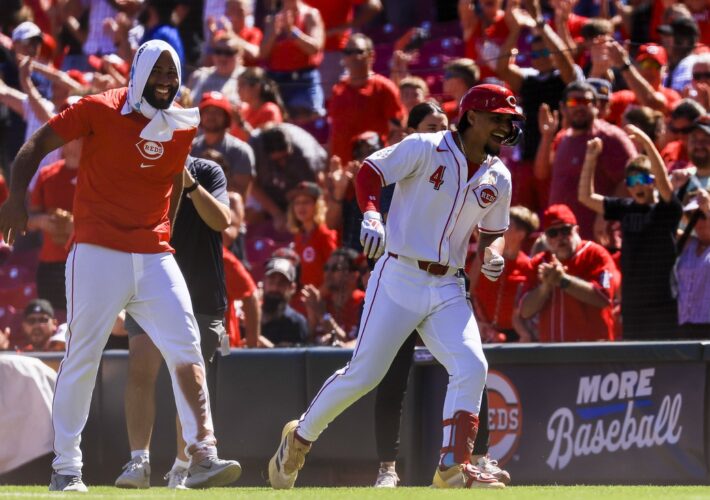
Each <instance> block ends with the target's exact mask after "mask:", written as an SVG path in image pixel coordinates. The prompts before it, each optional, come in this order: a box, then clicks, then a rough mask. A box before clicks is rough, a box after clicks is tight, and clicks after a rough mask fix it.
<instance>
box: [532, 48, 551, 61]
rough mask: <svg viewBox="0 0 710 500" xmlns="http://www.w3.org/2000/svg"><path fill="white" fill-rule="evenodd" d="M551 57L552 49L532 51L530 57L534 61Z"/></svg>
mask: <svg viewBox="0 0 710 500" xmlns="http://www.w3.org/2000/svg"><path fill="white" fill-rule="evenodd" d="M549 56H550V49H548V48H544V49H540V50H532V51H530V57H531V58H532V59H540V58H541V57H549Z"/></svg>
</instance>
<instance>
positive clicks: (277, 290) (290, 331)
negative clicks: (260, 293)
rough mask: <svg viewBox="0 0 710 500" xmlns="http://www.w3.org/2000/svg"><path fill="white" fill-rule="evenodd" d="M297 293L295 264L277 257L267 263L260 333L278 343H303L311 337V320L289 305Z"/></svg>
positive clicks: (276, 345) (285, 345) (277, 344)
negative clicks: (309, 335) (308, 320)
mask: <svg viewBox="0 0 710 500" xmlns="http://www.w3.org/2000/svg"><path fill="white" fill-rule="evenodd" d="M294 293H296V268H295V267H294V265H293V263H292V262H291V261H290V260H288V259H284V258H281V257H275V258H273V259H271V260H270V261H269V262H267V263H266V272H265V274H264V297H263V304H262V308H261V310H262V316H261V335H262V337H266V338H267V339H268V340H270V341H271V342H272V343H273V344H274V346H275V347H288V346H294V345H298V344H304V343H305V342H306V339H307V338H308V322H307V321H306V318H305V317H304V316H303V315H302V314H301V313H299V312H297V311H295V310H294V309H292V308H291V306H289V305H288V303H289V302H290V301H291V298H292V297H293V294H294Z"/></svg>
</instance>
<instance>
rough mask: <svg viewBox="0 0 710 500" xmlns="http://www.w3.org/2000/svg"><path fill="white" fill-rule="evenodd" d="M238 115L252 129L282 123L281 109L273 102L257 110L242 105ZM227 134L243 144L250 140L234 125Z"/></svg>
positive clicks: (266, 103)
mask: <svg viewBox="0 0 710 500" xmlns="http://www.w3.org/2000/svg"><path fill="white" fill-rule="evenodd" d="M240 114H241V115H242V118H243V119H244V121H246V122H247V123H249V125H251V127H252V128H262V127H263V126H264V125H266V124H267V123H282V122H283V121H284V118H283V114H282V113H281V108H279V107H278V105H277V104H276V103H273V102H265V103H264V104H262V105H261V106H259V107H258V108H252V107H251V106H249V105H248V104H247V103H242V106H241V111H240ZM229 133H230V134H232V135H233V136H234V137H237V138H238V139H241V140H243V141H244V142H248V141H249V139H250V136H249V134H248V133H247V132H246V131H245V130H244V129H243V128H241V127H240V126H239V125H238V124H236V123H233V124H232V128H231V129H230V131H229Z"/></svg>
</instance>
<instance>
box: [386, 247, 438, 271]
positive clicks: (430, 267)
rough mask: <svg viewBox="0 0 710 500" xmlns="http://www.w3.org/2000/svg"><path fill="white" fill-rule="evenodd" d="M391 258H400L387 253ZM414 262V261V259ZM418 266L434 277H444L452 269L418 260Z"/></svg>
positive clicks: (394, 254) (436, 263)
mask: <svg viewBox="0 0 710 500" xmlns="http://www.w3.org/2000/svg"><path fill="white" fill-rule="evenodd" d="M387 253H388V254H389V255H390V257H394V258H395V259H398V258H399V255H397V254H396V253H393V252H387ZM412 260H414V259H412ZM416 262H417V266H419V269H421V270H422V271H426V272H428V273H429V274H432V275H434V276H444V275H445V274H447V273H448V272H449V269H451V268H450V267H449V266H445V265H443V264H439V263H438V262H430V261H427V260H417V261H416Z"/></svg>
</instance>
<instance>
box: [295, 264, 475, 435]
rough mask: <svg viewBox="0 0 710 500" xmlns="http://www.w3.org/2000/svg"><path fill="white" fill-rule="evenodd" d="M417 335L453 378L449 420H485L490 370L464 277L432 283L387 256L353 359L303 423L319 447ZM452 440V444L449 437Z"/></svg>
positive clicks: (372, 286) (375, 276)
mask: <svg viewBox="0 0 710 500" xmlns="http://www.w3.org/2000/svg"><path fill="white" fill-rule="evenodd" d="M414 329H416V330H417V331H418V332H419V334H420V335H421V337H422V339H423V340H424V343H425V344H426V346H427V347H428V348H429V351H430V352H431V353H432V354H433V355H434V357H435V358H436V359H437V360H438V361H439V362H440V363H441V364H442V365H444V368H446V371H447V372H448V373H449V385H448V387H447V391H446V399H445V400H444V411H443V418H444V419H448V418H451V417H453V415H454V413H455V412H456V411H459V410H464V411H469V412H471V413H473V414H475V415H478V412H479V411H480V408H481V393H482V392H483V386H484V385H485V383H486V372H487V369H488V364H487V363H486V359H485V357H484V355H483V349H482V348H481V338H480V335H479V333H478V326H477V325H476V321H475V319H474V317H473V314H472V312H471V307H470V306H469V305H468V302H467V301H466V296H465V292H464V290H463V287H462V286H461V284H460V283H459V280H458V278H456V277H455V276H450V277H436V276H432V275H430V274H428V273H426V272H425V271H422V270H420V269H419V268H416V267H414V266H412V265H411V264H408V263H405V262H402V261H401V260H398V259H396V258H394V257H392V256H388V255H385V256H384V257H383V258H381V259H380V260H379V261H378V262H377V264H376V266H375V269H374V271H373V272H372V275H371V276H370V281H369V283H368V285H367V293H366V296H365V307H364V309H363V313H362V319H361V320H360V331H359V333H358V339H357V344H356V346H355V351H354V352H353V357H352V359H351V360H350V362H349V363H348V364H347V365H345V367H343V368H341V369H340V370H337V371H336V372H335V373H334V374H333V375H332V376H331V377H330V378H329V379H328V380H326V382H325V383H324V384H323V387H321V389H320V391H319V392H318V394H317V395H316V397H315V398H314V399H313V401H312V402H311V404H310V406H309V407H308V409H307V410H306V412H305V413H304V414H303V415H302V416H301V420H300V422H299V425H298V434H299V436H301V437H302V438H304V439H306V440H308V441H315V440H316V439H317V438H318V436H319V435H320V434H321V432H323V431H324V430H325V428H326V427H327V426H328V424H329V423H330V422H331V421H332V420H333V419H334V418H335V417H337V416H338V415H339V414H340V413H342V412H343V411H344V410H345V409H346V408H347V407H348V406H350V405H351V404H353V403H354V402H355V401H357V400H358V399H360V398H361V397H362V396H364V395H365V394H367V393H368V392H370V391H371V390H372V389H373V388H374V387H376V386H377V384H379V382H380V381H381V380H382V378H383V377H384V376H385V374H386V373H387V370H388V369H389V366H390V364H392V360H393V359H394V357H395V354H397V351H398V350H399V348H400V347H401V345H402V343H403V342H404V341H405V339H406V338H407V337H408V336H409V335H410V334H411V333H412V330H414ZM444 440H445V442H446V443H448V435H446V433H445V435H444Z"/></svg>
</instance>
